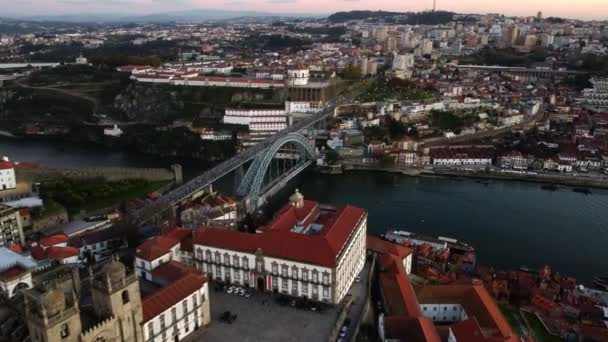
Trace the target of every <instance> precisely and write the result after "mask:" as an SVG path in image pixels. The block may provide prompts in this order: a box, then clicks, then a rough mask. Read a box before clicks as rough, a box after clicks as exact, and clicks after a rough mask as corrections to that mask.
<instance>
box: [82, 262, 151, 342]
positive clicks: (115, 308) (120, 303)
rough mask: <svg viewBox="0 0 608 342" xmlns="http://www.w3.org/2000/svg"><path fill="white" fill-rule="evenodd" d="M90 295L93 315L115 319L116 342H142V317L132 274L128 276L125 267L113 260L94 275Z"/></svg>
mask: <svg viewBox="0 0 608 342" xmlns="http://www.w3.org/2000/svg"><path fill="white" fill-rule="evenodd" d="M91 294H92V295H93V307H94V308H95V313H96V315H97V316H98V317H99V318H100V319H106V318H110V317H114V318H115V319H116V337H117V341H124V342H127V341H128V342H141V341H143V333H142V328H141V324H142V321H143V313H142V305H141V296H140V293H139V281H138V280H137V275H136V274H135V273H133V274H130V275H127V270H126V267H125V265H124V264H122V263H121V262H120V261H118V260H117V259H116V258H115V259H114V260H113V261H112V262H110V263H108V264H106V265H105V266H104V267H103V268H102V269H101V271H100V272H99V273H97V274H96V275H95V277H94V280H93V282H92V284H91Z"/></svg>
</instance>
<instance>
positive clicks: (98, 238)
mask: <svg viewBox="0 0 608 342" xmlns="http://www.w3.org/2000/svg"><path fill="white" fill-rule="evenodd" d="M118 238H120V237H119V236H118V234H117V232H116V231H115V230H113V229H109V228H106V229H99V230H94V231H91V232H84V233H81V234H78V235H74V236H72V237H70V246H74V247H82V246H83V245H90V244H94V243H99V242H103V241H108V240H112V239H118Z"/></svg>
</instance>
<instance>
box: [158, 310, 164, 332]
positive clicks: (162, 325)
mask: <svg viewBox="0 0 608 342" xmlns="http://www.w3.org/2000/svg"><path fill="white" fill-rule="evenodd" d="M159 319H160V330H161V331H162V332H163V333H164V332H165V314H162V315H160V318H159Z"/></svg>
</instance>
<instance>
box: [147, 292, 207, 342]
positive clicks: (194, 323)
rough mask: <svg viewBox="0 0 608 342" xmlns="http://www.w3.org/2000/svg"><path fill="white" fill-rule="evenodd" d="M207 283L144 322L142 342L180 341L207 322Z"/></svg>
mask: <svg viewBox="0 0 608 342" xmlns="http://www.w3.org/2000/svg"><path fill="white" fill-rule="evenodd" d="M208 307H209V283H207V282H205V284H204V285H203V287H201V288H200V289H197V290H196V291H194V292H193V293H192V294H190V295H188V296H187V297H186V298H184V299H183V300H182V301H181V302H179V303H176V304H175V305H173V306H171V307H170V308H168V309H167V310H165V311H164V312H162V313H161V314H159V315H157V316H155V317H154V318H152V319H150V320H148V321H146V322H144V324H143V333H144V341H148V342H165V341H169V340H171V341H173V340H175V337H176V336H177V338H178V339H179V340H182V339H183V338H184V337H186V336H188V335H189V334H190V333H192V332H193V331H194V330H196V329H198V328H199V327H202V326H203V325H205V324H206V322H208V320H209V317H206V315H205V314H206V313H207V315H208V312H209V310H208Z"/></svg>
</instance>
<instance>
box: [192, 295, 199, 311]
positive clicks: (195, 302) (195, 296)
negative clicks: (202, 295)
mask: <svg viewBox="0 0 608 342" xmlns="http://www.w3.org/2000/svg"><path fill="white" fill-rule="evenodd" d="M192 305H193V306H194V308H196V307H198V295H197V294H195V295H194V297H192Z"/></svg>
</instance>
